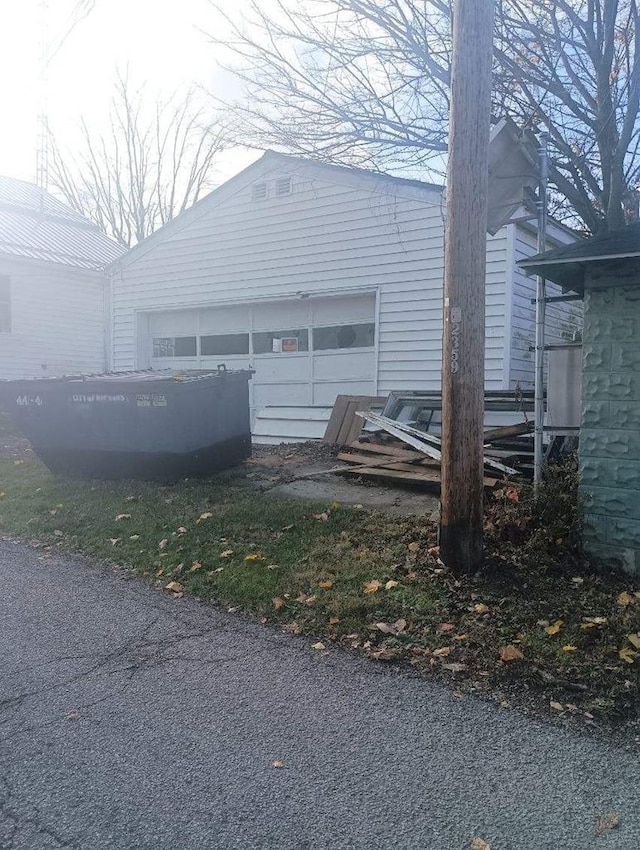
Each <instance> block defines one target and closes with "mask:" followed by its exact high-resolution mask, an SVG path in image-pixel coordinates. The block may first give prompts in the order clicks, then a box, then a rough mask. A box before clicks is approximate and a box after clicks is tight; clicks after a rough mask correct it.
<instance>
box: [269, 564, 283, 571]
mask: <svg viewBox="0 0 640 850" xmlns="http://www.w3.org/2000/svg"><path fill="white" fill-rule="evenodd" d="M267 569H268V570H279V569H280V564H267Z"/></svg>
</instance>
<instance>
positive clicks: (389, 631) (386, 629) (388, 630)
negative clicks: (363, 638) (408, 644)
mask: <svg viewBox="0 0 640 850" xmlns="http://www.w3.org/2000/svg"><path fill="white" fill-rule="evenodd" d="M374 625H375V627H376V629H378V631H379V632H383V634H385V635H395V634H396V630H395V628H394V627H393V626H392V625H391V623H374Z"/></svg>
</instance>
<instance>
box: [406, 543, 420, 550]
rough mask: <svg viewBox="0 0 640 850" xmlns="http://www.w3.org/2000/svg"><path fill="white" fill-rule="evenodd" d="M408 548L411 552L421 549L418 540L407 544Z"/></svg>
mask: <svg viewBox="0 0 640 850" xmlns="http://www.w3.org/2000/svg"><path fill="white" fill-rule="evenodd" d="M407 549H408V550H409V551H410V552H419V551H420V544H419V543H416V542H413V543H409V545H408V546H407Z"/></svg>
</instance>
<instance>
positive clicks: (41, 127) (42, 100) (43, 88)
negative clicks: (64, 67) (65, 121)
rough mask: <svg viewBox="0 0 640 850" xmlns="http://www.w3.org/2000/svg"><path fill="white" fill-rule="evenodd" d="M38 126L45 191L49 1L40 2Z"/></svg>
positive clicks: (40, 170)
mask: <svg viewBox="0 0 640 850" xmlns="http://www.w3.org/2000/svg"><path fill="white" fill-rule="evenodd" d="M38 12H39V30H40V39H39V56H38V119H37V121H38V126H37V136H36V185H38V186H39V187H40V188H41V189H44V190H45V191H46V190H47V189H48V187H49V61H50V52H51V43H50V36H49V0H38Z"/></svg>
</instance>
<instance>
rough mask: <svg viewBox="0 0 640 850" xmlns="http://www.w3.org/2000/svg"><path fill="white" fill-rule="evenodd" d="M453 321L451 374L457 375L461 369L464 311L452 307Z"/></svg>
mask: <svg viewBox="0 0 640 850" xmlns="http://www.w3.org/2000/svg"><path fill="white" fill-rule="evenodd" d="M449 318H450V321H451V372H452V374H454V375H455V374H457V372H458V371H459V369H460V332H461V329H462V309H461V308H460V307H451V308H450V309H449Z"/></svg>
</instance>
